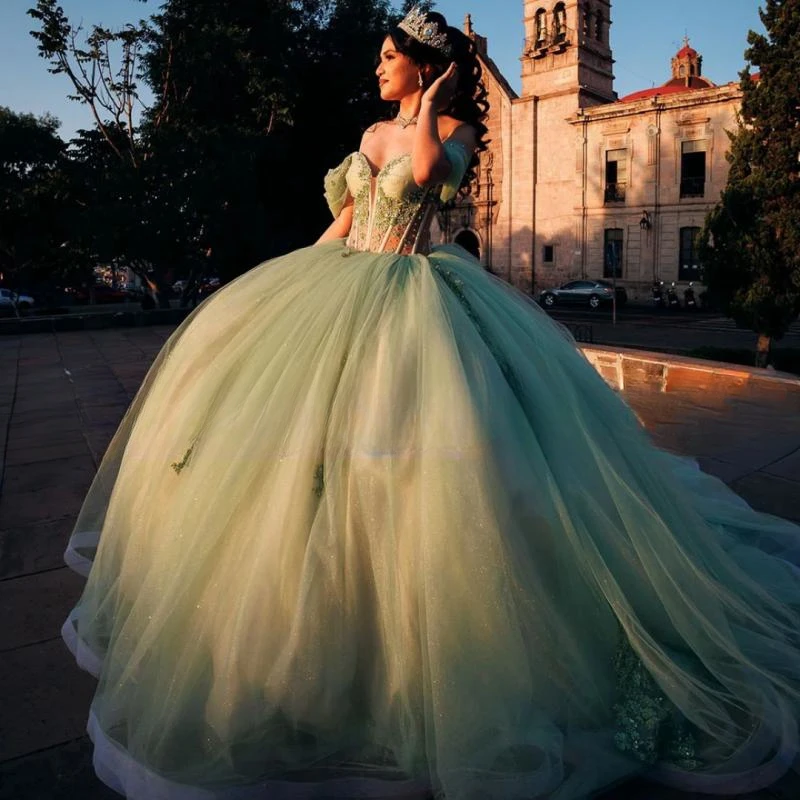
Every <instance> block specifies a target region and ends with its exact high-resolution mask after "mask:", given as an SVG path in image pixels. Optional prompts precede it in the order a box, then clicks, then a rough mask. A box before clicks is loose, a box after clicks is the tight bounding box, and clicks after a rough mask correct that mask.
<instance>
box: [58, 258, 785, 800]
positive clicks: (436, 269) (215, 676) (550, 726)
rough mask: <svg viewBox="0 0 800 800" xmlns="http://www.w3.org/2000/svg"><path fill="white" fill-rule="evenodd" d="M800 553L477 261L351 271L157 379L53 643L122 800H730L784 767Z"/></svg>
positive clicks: (263, 313)
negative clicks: (79, 590) (664, 788)
mask: <svg viewBox="0 0 800 800" xmlns="http://www.w3.org/2000/svg"><path fill="white" fill-rule="evenodd" d="M798 543H800V537H799V534H798V529H797V528H796V527H795V526H793V525H792V524H790V523H788V522H784V521H782V520H779V519H777V518H774V517H770V516H768V515H764V514H760V513H756V512H754V511H753V510H751V509H750V508H749V507H748V506H747V505H746V504H745V503H744V502H743V501H742V500H740V499H739V498H738V497H736V496H735V495H734V494H733V493H732V492H730V491H729V490H728V489H727V488H726V487H725V486H724V485H723V484H722V483H721V482H719V481H717V480H716V479H713V478H711V477H708V476H705V475H703V474H702V473H701V472H700V471H699V470H697V469H696V468H695V466H694V465H693V464H692V463H690V462H687V461H684V460H681V459H679V458H677V457H674V456H671V455H668V454H666V453H664V452H661V451H659V450H657V449H655V448H654V447H653V446H652V444H651V443H650V441H649V440H648V437H647V435H646V433H645V432H644V431H643V430H642V429H641V427H640V425H639V424H638V422H637V420H636V418H635V416H634V415H633V413H632V412H631V411H630V409H629V408H628V407H627V406H626V405H625V404H624V403H623V402H622V400H621V399H620V398H619V397H618V396H617V395H616V394H615V393H614V392H613V391H612V390H610V389H609V388H608V387H607V386H606V384H605V383H604V382H603V380H602V379H601V378H600V377H599V376H598V374H597V373H596V371H595V370H594V369H593V368H592V366H591V365H590V364H588V363H587V362H586V360H585V359H584V358H583V356H582V355H581V354H580V352H579V351H578V350H577V349H576V347H575V345H574V343H573V342H572V341H571V340H570V338H569V336H568V335H567V334H566V333H564V332H563V331H562V329H561V328H559V327H558V326H557V325H555V324H554V323H553V322H552V321H551V320H550V319H549V318H548V317H547V316H546V315H545V314H544V313H542V312H541V311H540V310H539V309H538V308H537V307H536V306H535V305H534V304H533V303H532V302H531V301H529V300H528V299H526V298H525V297H523V296H522V295H520V294H519V293H517V292H516V291H514V290H513V289H511V288H510V287H508V286H507V285H505V284H504V283H502V282H500V281H498V280H496V279H494V278H492V277H491V276H489V275H488V274H486V273H485V272H484V271H483V270H482V269H481V268H480V267H479V265H478V264H477V263H476V262H474V261H473V260H472V259H470V258H469V257H468V256H467V255H466V254H465V252H464V251H463V250H460V249H459V248H448V247H444V248H439V249H436V250H434V252H433V253H432V254H431V255H430V256H422V255H413V256H397V255H389V254H374V253H363V252H353V251H350V250H348V249H347V248H345V247H344V245H343V244H342V243H341V242H333V243H329V244H325V245H321V246H316V247H313V248H307V249H304V250H300V251H297V252H294V253H291V254H289V255H287V256H285V257H282V258H278V259H275V260H273V261H270V262H267V263H265V264H263V265H261V266H259V267H257V268H255V269H253V270H252V271H250V272H248V273H247V274H245V275H243V276H242V277H241V278H239V279H238V280H236V281H235V282H234V283H232V284H230V285H228V286H226V287H225V288H224V289H222V290H221V291H219V292H217V293H216V294H215V295H213V296H212V297H211V298H210V299H209V300H207V301H206V302H205V303H204V304H203V305H202V306H201V307H200V308H199V309H198V310H197V311H196V312H195V313H194V314H192V315H191V316H190V317H189V318H188V319H187V320H186V322H185V323H184V324H183V325H182V326H181V327H180V328H179V329H178V330H177V331H176V332H175V333H174V335H173V336H172V337H171V339H170V340H169V342H168V343H167V345H166V346H165V348H164V349H163V351H162V352H161V354H160V355H159V356H158V358H157V359H156V361H155V363H154V364H153V366H152V368H151V370H150V372H149V374H148V376H147V378H146V380H145V382H144V384H143V386H142V388H141V390H140V391H139V393H138V395H137V397H136V399H135V401H134V403H133V405H132V406H131V408H130V410H129V411H128V413H127V415H126V417H125V419H124V421H123V423H122V425H121V427H120V429H119V431H118V433H117V435H116V436H115V438H114V440H113V441H112V443H111V445H110V447H109V450H108V452H107V454H106V456H105V459H104V461H103V463H102V466H101V468H100V470H99V472H98V474H97V477H96V479H95V481H94V483H93V485H92V487H91V490H90V492H89V495H88V497H87V499H86V502H85V505H84V507H83V510H82V512H81V514H80V517H79V519H78V522H77V526H76V529H75V533H74V535H73V537H72V539H71V542H70V546H69V549H68V551H67V556H66V558H67V561H68V563H69V564H70V565H71V566H73V567H74V568H75V569H76V570H78V571H80V572H83V573H84V574H86V575H88V581H87V584H86V589H85V591H84V593H83V596H82V598H81V600H80V602H79V604H78V605H77V607H76V608H75V610H74V611H73V613H72V614H71V616H70V618H69V619H68V620H67V622H66V623H65V626H64V636H65V639H66V641H67V643H68V644H69V646H70V647H71V649H72V650H73V652H74V653H75V654H76V657H77V659H78V661H79V663H80V664H81V665H82V666H83V667H85V668H87V669H89V670H90V671H92V672H93V673H95V674H96V675H97V676H98V677H99V686H98V689H97V694H96V696H95V698H94V701H93V704H92V708H91V712H90V720H89V728H90V733H91V734H92V737H93V739H94V742H95V748H96V749H95V765H96V769H97V771H98V774H99V775H100V777H101V778H102V779H103V780H104V781H106V782H107V783H108V784H109V785H111V786H112V787H113V788H115V789H117V790H118V791H119V792H121V793H123V794H126V795H127V796H128V797H131V798H137V800H138V799H141V800H153V799H154V798H165V799H168V800H184V798H191V799H192V800H195V798H225V799H228V798H230V799H231V800H232V799H233V798H236V799H237V800H238V799H239V798H241V799H244V798H248V799H249V798H279V797H287V798H288V797H292V798H294V797H303V798H305V797H326V798H327V797H347V798H353V797H389V796H407V797H412V796H418V797H425V796H430V795H436V796H443V797H446V798H448V800H450V798H459V799H462V798H463V799H467V798H468V799H469V800H477V798H498V799H499V800H513V799H514V798H533V797H552V798H562V799H563V798H578V797H584V796H586V795H588V794H589V793H591V792H593V791H596V790H598V789H600V788H602V787H605V786H608V785H609V784H611V783H613V782H614V781H618V780H621V779H623V778H625V777H626V776H628V775H632V774H635V773H638V772H642V771H647V773H648V774H649V775H650V776H651V777H652V778H654V779H657V780H661V781H664V782H665V783H668V784H671V785H674V786H678V787H683V788H687V789H693V790H699V791H705V792H712V793H717V794H726V793H728V794H733V793H744V792H746V791H749V790H751V789H754V788H757V787H760V786H764V785H767V784H769V783H770V782H772V781H774V780H775V779H777V778H778V777H780V776H781V775H782V774H783V773H784V772H786V771H787V770H788V769H789V768H790V765H791V764H792V762H793V761H794V759H795V758H796V757H797V753H798V731H797V722H798V717H799V716H800V689H798V682H797V674H798V665H799V664H800V572H798V569H797V568H796V567H795V566H794V564H795V563H797V562H798V561H800V550H799V549H798Z"/></svg>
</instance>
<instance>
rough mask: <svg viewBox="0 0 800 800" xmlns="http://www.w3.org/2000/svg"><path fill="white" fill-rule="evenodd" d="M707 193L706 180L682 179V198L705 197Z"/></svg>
mask: <svg viewBox="0 0 800 800" xmlns="http://www.w3.org/2000/svg"><path fill="white" fill-rule="evenodd" d="M705 193H706V179H705V178H681V197H703V196H704V195H705Z"/></svg>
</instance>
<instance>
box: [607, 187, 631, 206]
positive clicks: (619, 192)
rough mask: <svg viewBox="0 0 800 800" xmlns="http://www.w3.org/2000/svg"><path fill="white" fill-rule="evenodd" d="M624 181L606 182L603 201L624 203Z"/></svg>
mask: <svg viewBox="0 0 800 800" xmlns="http://www.w3.org/2000/svg"><path fill="white" fill-rule="evenodd" d="M626 188H627V184H626V183H607V184H606V191H605V195H604V197H603V201H604V202H605V203H624V202H625V189H626Z"/></svg>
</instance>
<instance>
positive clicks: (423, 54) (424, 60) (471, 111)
mask: <svg viewBox="0 0 800 800" xmlns="http://www.w3.org/2000/svg"><path fill="white" fill-rule="evenodd" d="M425 18H426V20H427V21H429V22H432V23H434V24H436V26H437V27H438V29H439V30H440V31H446V35H447V42H448V44H449V45H450V47H451V48H452V55H451V56H450V57H448V56H446V55H444V53H442V52H441V51H440V50H437V49H436V48H434V47H430V46H429V45H427V44H423V43H422V42H420V41H419V40H417V39H415V38H414V37H413V36H410V35H409V34H407V33H406V32H405V31H403V30H401V29H400V28H395V29H394V30H392V31H390V32H389V33H388V34H387V35H388V36H389V37H390V38H391V40H392V41H393V42H394V45H395V47H396V48H397V50H398V52H400V53H402V54H403V55H405V56H408V58H410V59H411V60H412V61H413V62H414V63H415V64H418V65H419V66H421V67H422V66H425V65H430V66H431V67H433V69H434V74H435V76H436V77H438V76H439V75H441V74H442V73H443V72H444V71H445V70H446V69H447V67H448V66H449V65H450V62H452V61H454V62H455V64H456V66H457V67H458V84H457V85H456V90H455V93H454V95H453V99H452V101H451V102H450V105H449V106H448V107H447V108H446V109H445V110H444V111H443V112H442V113H444V114H447V115H448V116H450V117H453V118H454V119H457V120H460V121H461V122H465V123H467V124H468V125H470V126H472V128H474V129H475V136H476V140H477V143H478V144H477V148H476V151H475V156H474V157H473V159H472V163H471V164H470V165H469V169H468V170H467V173H466V175H464V178H463V180H462V181H461V187H462V188H464V187H465V186H467V185H469V183H470V182H471V181H472V180H473V179H474V178H475V168H476V167H477V166H478V154H479V153H481V152H483V151H484V150H486V145H487V141H486V134H487V132H488V131H487V128H486V125H484V123H483V121H484V120H485V119H486V116H487V114H488V112H489V102H488V100H487V97H488V93H487V91H486V87H485V86H484V84H483V70H482V69H481V65H480V62H479V61H478V50H477V47H476V46H475V42H474V41H473V40H472V39H470V38H469V36H467V35H466V34H464V33H462V32H461V31H460V30H459V29H458V28H452V27H450V26H448V24H447V20H446V19H445V18H444V17H443V16H442V15H441V14H439V13H437V12H435V11H429V12H427V13H426V14H425Z"/></svg>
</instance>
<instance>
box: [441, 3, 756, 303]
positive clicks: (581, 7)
mask: <svg viewBox="0 0 800 800" xmlns="http://www.w3.org/2000/svg"><path fill="white" fill-rule="evenodd" d="M523 10H524V25H525V46H524V51H523V54H522V93H521V95H520V96H518V95H517V94H516V93H515V92H514V90H513V89H512V88H511V87H510V85H509V84H508V82H507V81H506V79H505V78H504V77H503V76H502V75H501V74H500V72H499V70H498V68H497V66H496V65H495V64H494V62H493V61H492V60H491V58H490V57H489V55H488V48H487V43H486V40H485V39H484V38H482V37H481V36H479V35H477V34H476V33H475V32H474V31H473V30H472V25H471V22H470V20H469V17H468V18H467V21H466V23H465V31H466V32H467V33H468V35H470V36H472V38H473V39H474V40H475V41H476V43H477V46H478V50H479V52H480V53H481V59H482V64H483V67H484V81H485V83H486V86H487V90H488V92H489V101H490V104H491V108H490V114H489V119H488V122H487V125H488V127H489V139H490V140H491V142H490V145H489V149H488V150H487V152H486V153H484V154H483V155H482V157H481V167H480V170H479V174H478V178H477V180H476V182H475V184H474V185H473V189H472V194H471V196H469V197H467V198H465V199H464V200H462V201H460V202H459V203H458V205H457V206H456V207H455V208H453V209H450V210H446V211H445V212H443V214H442V215H441V218H440V221H441V228H442V238H443V239H445V240H447V241H458V242H459V243H461V244H464V245H465V246H467V247H468V248H470V249H473V251H475V252H477V254H478V255H479V257H480V258H481V261H482V263H483V264H484V265H485V266H486V267H487V268H489V269H491V270H492V271H493V272H494V273H495V274H497V275H499V276H500V277H503V278H505V279H506V280H508V281H509V282H510V283H512V284H513V285H515V286H516V287H517V288H519V289H521V290H522V291H525V292H527V293H532V294H538V293H539V292H540V291H541V290H543V289H546V288H550V287H552V286H555V285H558V284H560V283H563V282H564V281H566V280H571V279H575V278H584V277H586V278H601V277H606V278H609V279H610V278H612V277H614V278H615V279H616V280H617V281H618V282H619V283H620V284H622V285H624V286H625V287H626V288H627V291H628V295H629V297H632V298H637V297H647V296H649V293H650V287H651V286H652V283H653V281H654V280H659V281H664V282H666V283H671V282H673V281H675V282H676V283H677V284H678V286H679V287H683V286H685V285H687V284H688V282H689V281H690V280H694V281H695V282H698V281H699V280H700V266H699V264H698V263H697V258H696V256H695V246H694V240H695V235H696V232H697V229H699V228H700V227H702V225H703V221H704V218H705V215H706V213H707V211H708V210H709V209H710V208H711V206H712V205H713V204H714V203H715V202H716V200H717V198H718V197H719V193H720V191H721V190H722V188H723V187H724V185H725V182H726V180H727V173H728V163H727V161H726V158H725V156H726V153H727V150H728V144H729V141H728V137H727V133H726V131H729V130H733V129H735V127H736V125H737V122H736V114H737V111H738V109H739V106H740V103H741V90H740V88H739V85H738V82H737V83H730V84H727V85H724V86H715V85H714V84H713V83H711V81H709V80H707V79H706V78H703V77H702V74H701V72H702V57H701V56H700V55H699V54H698V53H697V52H696V51H694V50H693V49H692V48H690V47H689V46H688V42H687V43H686V46H685V47H683V48H682V49H681V50H680V51H679V52H678V53H677V54H676V56H675V58H674V59H673V60H672V64H671V72H672V76H671V78H670V79H669V80H668V81H667V82H666V83H665V84H663V85H662V86H660V87H657V88H653V89H648V90H644V91H642V92H636V93H634V94H632V95H629V96H627V97H624V98H621V99H619V98H617V96H616V94H615V93H614V90H613V63H614V62H613V56H612V52H611V49H610V46H609V27H610V24H611V3H610V1H609V0H559V2H554V0H524V2H523ZM698 288H699V287H698Z"/></svg>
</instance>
